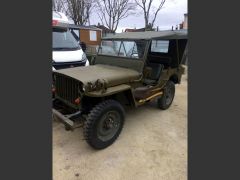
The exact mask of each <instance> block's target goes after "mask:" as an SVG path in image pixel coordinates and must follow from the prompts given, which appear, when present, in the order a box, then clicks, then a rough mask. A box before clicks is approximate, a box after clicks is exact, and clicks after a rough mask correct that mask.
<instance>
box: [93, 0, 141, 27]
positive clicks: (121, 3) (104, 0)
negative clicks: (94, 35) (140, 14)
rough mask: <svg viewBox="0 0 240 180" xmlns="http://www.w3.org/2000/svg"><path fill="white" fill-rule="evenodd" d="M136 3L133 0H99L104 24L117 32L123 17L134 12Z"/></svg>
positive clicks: (99, 8)
mask: <svg viewBox="0 0 240 180" xmlns="http://www.w3.org/2000/svg"><path fill="white" fill-rule="evenodd" d="M135 5H136V4H135V3H134V1H132V0H97V6H98V16H99V18H100V20H101V22H102V24H104V25H105V26H107V27H108V28H109V29H110V30H112V31H113V32H115V31H116V30H117V27H118V24H119V22H120V21H121V20H122V19H124V18H126V17H128V16H129V15H130V14H134V11H133V10H135V7H136V6H135Z"/></svg>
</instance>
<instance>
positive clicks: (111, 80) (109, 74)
mask: <svg viewBox="0 0 240 180" xmlns="http://www.w3.org/2000/svg"><path fill="white" fill-rule="evenodd" d="M54 73H60V74H63V75H66V76H69V77H72V78H74V79H76V80H78V81H81V82H82V83H83V84H84V85H87V84H88V83H95V82H96V81H97V80H103V81H105V82H106V85H107V87H111V86H116V85H119V84H124V83H129V82H132V81H134V80H138V79H139V78H140V77H141V74H140V73H139V72H137V71H135V70H132V69H128V68H122V67H117V66H110V65H103V64H97V65H91V66H81V67H75V68H68V69H62V70H57V71H54Z"/></svg>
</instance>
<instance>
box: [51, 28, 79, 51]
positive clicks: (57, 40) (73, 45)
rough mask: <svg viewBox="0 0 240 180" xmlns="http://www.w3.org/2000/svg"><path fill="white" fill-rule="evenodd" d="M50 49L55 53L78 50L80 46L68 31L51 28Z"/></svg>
mask: <svg viewBox="0 0 240 180" xmlns="http://www.w3.org/2000/svg"><path fill="white" fill-rule="evenodd" d="M52 38H53V40H52V48H53V50H55V51H69V50H78V49H80V46H79V44H78V42H77V41H76V39H74V37H73V35H72V34H71V32H70V31H68V30H66V29H59V28H53V32H52Z"/></svg>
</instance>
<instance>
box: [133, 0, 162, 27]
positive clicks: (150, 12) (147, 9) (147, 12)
mask: <svg viewBox="0 0 240 180" xmlns="http://www.w3.org/2000/svg"><path fill="white" fill-rule="evenodd" d="M153 1H154V0H135V2H136V4H137V5H138V6H139V7H140V8H141V9H142V10H143V14H144V20H145V28H150V29H152V28H153V25H154V23H155V21H156V17H157V14H158V12H159V11H160V10H161V9H162V7H163V5H164V3H165V2H166V0H159V5H158V6H157V7H156V8H155V7H154V6H153ZM150 16H152V17H150Z"/></svg>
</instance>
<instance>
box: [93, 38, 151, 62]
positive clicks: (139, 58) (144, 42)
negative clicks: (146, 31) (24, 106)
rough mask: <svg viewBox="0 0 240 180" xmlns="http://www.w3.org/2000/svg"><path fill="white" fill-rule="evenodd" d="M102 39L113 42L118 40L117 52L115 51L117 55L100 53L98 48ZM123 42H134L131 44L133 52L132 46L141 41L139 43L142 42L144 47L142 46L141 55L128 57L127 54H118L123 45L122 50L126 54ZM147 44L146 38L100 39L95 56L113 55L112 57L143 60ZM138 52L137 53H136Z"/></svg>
mask: <svg viewBox="0 0 240 180" xmlns="http://www.w3.org/2000/svg"><path fill="white" fill-rule="evenodd" d="M104 41H112V42H114V41H117V42H120V45H119V47H118V52H117V55H111V54H102V53H100V49H101V47H102V46H103V45H102V42H104ZM124 42H134V46H133V48H132V53H133V52H134V47H137V44H136V43H137V42H141V43H143V45H144V47H143V48H142V53H141V54H142V55H141V57H129V56H126V55H125V56H120V55H119V54H120V51H121V49H122V47H123V49H124V52H125V54H127V52H126V47H125V45H124ZM147 46H148V40H134V39H102V40H101V44H100V45H99V47H98V50H97V56H110V57H114V58H124V59H133V60H136V61H141V60H143V59H144V58H145V55H146V53H147V52H146V51H147ZM138 54H139V53H138Z"/></svg>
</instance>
